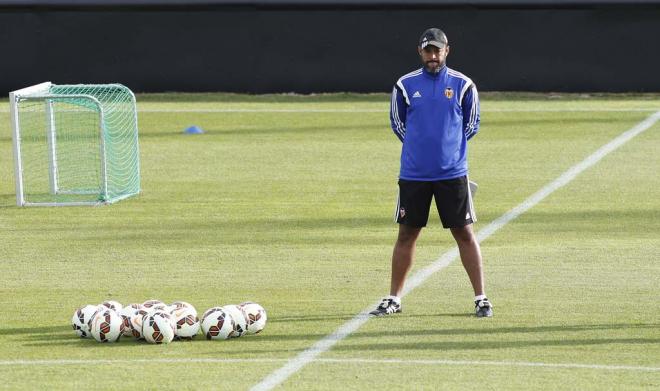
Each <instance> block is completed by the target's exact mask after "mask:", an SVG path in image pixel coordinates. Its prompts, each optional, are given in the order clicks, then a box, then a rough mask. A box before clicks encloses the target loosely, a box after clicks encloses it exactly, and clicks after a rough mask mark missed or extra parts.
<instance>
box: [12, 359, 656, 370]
mask: <svg viewBox="0 0 660 391" xmlns="http://www.w3.org/2000/svg"><path fill="white" fill-rule="evenodd" d="M286 361H288V359H286V358H270V359H269V358H145V359H117V360H104V359H90V360H5V361H0V367H3V366H4V367H11V366H63V365H81V366H82V365H113V364H149V363H152V364H235V363H239V364H240V363H280V362H286ZM315 362H320V363H326V364H378V365H381V364H395V365H437V366H440V365H456V366H474V365H484V366H505V367H541V368H567V369H595V370H604V371H641V372H660V367H644V366H635V365H602V364H576V363H544V362H525V361H467V360H431V359H429V360H398V359H369V358H319V359H316V360H315Z"/></svg>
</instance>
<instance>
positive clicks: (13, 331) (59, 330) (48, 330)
mask: <svg viewBox="0 0 660 391" xmlns="http://www.w3.org/2000/svg"><path fill="white" fill-rule="evenodd" d="M69 332H70V333H71V335H74V336H75V334H74V332H73V330H72V329H71V326H49V327H25V328H24V327H16V328H2V329H0V336H5V335H23V334H26V335H37V334H46V335H55V334H63V333H69Z"/></svg>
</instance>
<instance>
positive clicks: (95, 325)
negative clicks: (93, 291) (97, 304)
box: [89, 308, 124, 342]
mask: <svg viewBox="0 0 660 391" xmlns="http://www.w3.org/2000/svg"><path fill="white" fill-rule="evenodd" d="M89 328H90V331H91V333H92V337H94V339H95V340H97V341H98V342H116V341H118V340H119V337H121V335H122V332H123V331H124V322H122V319H121V316H119V315H117V313H116V312H115V311H113V310H111V309H109V308H105V309H100V310H98V311H96V313H95V314H94V317H93V318H92V321H91V326H90V327H89Z"/></svg>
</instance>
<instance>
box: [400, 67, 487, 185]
mask: <svg viewBox="0 0 660 391" xmlns="http://www.w3.org/2000/svg"><path fill="white" fill-rule="evenodd" d="M390 122H391V125H392V130H394V134H396V136H397V137H398V138H399V139H400V140H401V141H402V142H403V146H402V148H401V171H400V173H399V178H401V179H407V180H416V181H437V180H443V179H453V178H458V177H461V176H463V175H467V172H468V167H467V140H469V139H470V138H472V136H474V135H475V134H476V133H477V131H478V130H479V94H478V93H477V88H476V86H475V85H474V83H473V82H472V80H470V78H469V77H467V76H465V75H463V74H462V73H460V72H457V71H455V70H453V69H450V68H448V67H447V66H444V67H443V68H442V69H441V70H440V72H438V73H430V72H428V71H427V70H426V69H425V68H421V69H418V70H416V71H413V72H410V73H408V74H406V75H404V76H402V77H401V78H400V79H399V80H398V81H397V82H396V85H395V86H394V89H393V90H392V107H391V109H390Z"/></svg>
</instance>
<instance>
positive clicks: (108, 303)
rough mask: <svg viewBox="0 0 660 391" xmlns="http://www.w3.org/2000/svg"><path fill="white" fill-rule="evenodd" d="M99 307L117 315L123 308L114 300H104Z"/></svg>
mask: <svg viewBox="0 0 660 391" xmlns="http://www.w3.org/2000/svg"><path fill="white" fill-rule="evenodd" d="M99 306H104V307H106V308H109V309H111V310H113V311H115V312H117V313H119V311H121V310H122V308H124V306H122V305H121V303H120V302H118V301H114V300H106V301H104V302H103V303H101V304H99Z"/></svg>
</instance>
